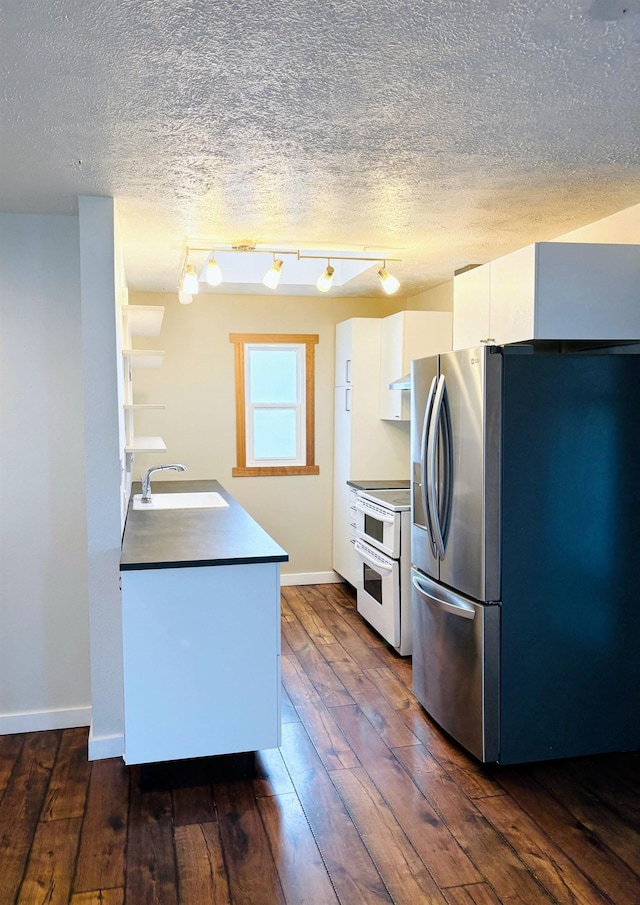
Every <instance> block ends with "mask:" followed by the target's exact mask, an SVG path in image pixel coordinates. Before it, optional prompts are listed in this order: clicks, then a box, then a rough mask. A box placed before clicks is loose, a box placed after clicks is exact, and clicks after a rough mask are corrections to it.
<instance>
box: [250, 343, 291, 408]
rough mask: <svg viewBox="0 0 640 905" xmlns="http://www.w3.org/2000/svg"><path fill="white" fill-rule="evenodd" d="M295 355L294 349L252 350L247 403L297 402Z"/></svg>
mask: <svg viewBox="0 0 640 905" xmlns="http://www.w3.org/2000/svg"><path fill="white" fill-rule="evenodd" d="M297 358H298V356H297V353H296V351H295V350H294V349H283V350H277V351H276V350H274V349H251V350H250V352H249V382H250V385H249V401H250V402H252V403H254V404H259V403H264V402H276V403H282V402H290V403H296V402H297V401H298V381H297V370H298V368H297V364H298V361H297Z"/></svg>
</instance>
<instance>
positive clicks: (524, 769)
mask: <svg viewBox="0 0 640 905" xmlns="http://www.w3.org/2000/svg"><path fill="white" fill-rule="evenodd" d="M282 655H283V659H282V676H283V732H282V747H281V748H279V749H277V750H269V751H261V752H258V754H257V756H256V770H255V773H254V774H252V773H251V772H250V771H248V770H247V758H246V757H245V758H238V759H234V758H231V759H229V758H225V759H217V758H210V759H205V760H201V761H191V762H178V763H176V764H170V765H164V766H160V767H157V768H156V767H146V768H140V767H131V768H126V767H125V766H124V765H123V763H122V761H120V760H119V759H114V760H105V761H96V762H94V763H91V764H90V763H88V762H87V759H86V744H87V730H86V729H70V730H65V731H56V732H42V733H32V734H26V735H14V736H3V737H0V905H15V903H18V905H43V903H47V905H62V903H68V905H124V903H126V905H208V903H215V905H303V903H304V905H332V903H342V905H373V903H375V905H380V903H385V902H386V903H396V905H419V903H430V905H445V903H449V905H497V903H503V905H549V903H560V905H600V903H608V905H640V753H637V752H635V753H627V754H616V755H606V756H601V757H588V758H579V759H574V760H565V761H559V762H548V763H541V764H532V765H525V766H517V767H504V768H501V767H497V766H495V765H492V766H487V767H483V766H481V765H480V764H478V763H477V762H476V761H474V760H473V759H471V758H470V757H468V756H467V755H466V754H465V753H464V752H463V751H462V750H461V749H459V748H458V747H457V746H456V745H455V744H453V743H452V742H451V741H450V740H449V739H448V738H447V737H446V736H445V735H444V734H443V733H442V732H441V731H440V730H439V729H438V727H437V726H435V725H434V724H433V723H432V722H431V721H430V719H429V718H428V717H427V715H426V714H425V713H424V711H423V710H422V709H421V708H420V706H419V705H418V704H417V702H416V700H415V699H414V697H413V695H412V694H411V667H410V661H408V660H407V659H403V658H400V657H398V656H396V654H395V653H394V652H393V651H391V650H389V648H388V647H387V646H386V645H385V644H384V643H383V642H382V641H381V639H380V638H379V637H378V636H377V635H376V634H375V633H374V632H372V631H371V630H370V629H369V628H368V626H367V625H365V624H364V623H363V622H362V621H361V619H360V617H359V616H358V614H357V613H356V611H355V600H354V596H353V593H352V592H351V590H350V589H349V588H348V587H347V586H344V585H321V586H306V587H289V588H283V591H282ZM630 693H631V692H630ZM636 693H637V690H636Z"/></svg>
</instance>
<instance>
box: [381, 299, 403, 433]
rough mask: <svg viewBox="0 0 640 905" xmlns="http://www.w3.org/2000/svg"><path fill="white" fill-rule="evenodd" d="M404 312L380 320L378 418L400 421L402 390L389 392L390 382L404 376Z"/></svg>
mask: <svg viewBox="0 0 640 905" xmlns="http://www.w3.org/2000/svg"><path fill="white" fill-rule="evenodd" d="M404 337H405V312H404V311H399V312H398V313H397V314H392V315H390V316H389V317H385V318H383V319H382V323H381V325H380V417H381V418H386V419H388V420H394V421H397V420H400V418H401V416H402V396H403V393H404V391H403V390H390V389H389V384H390V383H391V381H392V380H398V379H399V378H400V377H402V376H403V375H404V373H405V372H404V371H403V368H404V363H403V358H404Z"/></svg>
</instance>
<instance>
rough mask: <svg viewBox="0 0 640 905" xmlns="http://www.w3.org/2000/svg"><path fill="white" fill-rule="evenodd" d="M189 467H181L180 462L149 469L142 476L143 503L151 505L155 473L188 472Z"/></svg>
mask: <svg viewBox="0 0 640 905" xmlns="http://www.w3.org/2000/svg"><path fill="white" fill-rule="evenodd" d="M186 470H187V466H186V465H181V464H180V463H179V462H176V463H175V464H172V465H154V466H153V467H152V468H149V469H147V472H146V474H144V475H143V476H142V480H141V483H142V495H141V497H140V499H141V502H143V503H150V502H151V475H152V474H153V472H154V471H186Z"/></svg>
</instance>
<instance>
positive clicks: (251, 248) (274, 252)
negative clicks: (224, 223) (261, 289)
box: [178, 242, 401, 305]
mask: <svg viewBox="0 0 640 905" xmlns="http://www.w3.org/2000/svg"><path fill="white" fill-rule="evenodd" d="M191 252H206V253H207V254H208V255H209V258H208V260H207V271H206V281H207V283H208V284H209V285H210V286H219V285H220V284H221V283H222V281H223V276H222V271H221V269H220V267H219V265H218V263H217V261H216V259H215V255H216V254H217V253H220V252H224V253H225V254H227V253H237V254H247V253H252V254H267V255H271V256H272V258H273V263H272V264H271V266H270V267H269V269H268V270H267V272H266V273H265V275H264V277H263V280H262V282H263V283H264V285H265V286H267V287H268V288H269V289H276V287H277V286H278V283H279V280H280V275H281V273H282V269H283V267H284V261H283V257H285V256H287V255H289V256H291V255H294V256H295V257H296V260H298V261H300V260H318V261H326V262H327V266H326V267H325V269H324V271H323V272H322V273H321V274H320V276H319V278H318V281H317V283H316V288H317V289H318V291H319V292H328V291H329V290H330V289H331V286H332V283H333V276H334V273H335V268H334V267H333V266H332V265H331V261H366V262H371V264H375V263H376V262H379V263H381V264H382V267H381V268H380V269H379V270H378V278H379V279H380V283H381V285H382V288H383V289H384V291H385V292H386V293H387V294H388V295H391V294H392V293H394V292H396V291H397V290H398V289H399V287H400V283H399V281H398V280H397V278H396V277H394V276H392V275H391V274H390V273H389V272H388V271H387V262H388V261H392V262H393V261H400V260H401V259H400V258H387V257H383V256H381V255H341V254H331V255H327V254H305V253H304V251H301V250H300V249H299V248H298V249H290V248H289V249H284V248H282V249H278V248H257V247H256V246H255V245H252V244H250V243H249V242H244V243H242V244H238V245H235V246H234V245H232V246H224V245H223V246H215V245H214V246H212V245H205V246H202V245H189V246H187V248H186V250H185V255H184V259H183V263H182V269H181V275H180V279H179V281H178V297H179V300H180V302H181V303H182V304H183V305H187V304H189V303H190V302H192V301H193V296H194V295H195V294H196V293H197V292H198V290H199V280H198V275H197V273H196V269H195V266H194V265H193V264H191V263H190V262H189V256H190V254H191Z"/></svg>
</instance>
